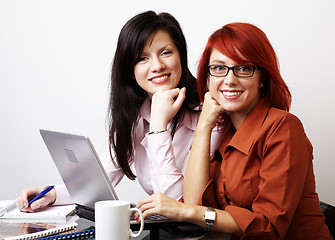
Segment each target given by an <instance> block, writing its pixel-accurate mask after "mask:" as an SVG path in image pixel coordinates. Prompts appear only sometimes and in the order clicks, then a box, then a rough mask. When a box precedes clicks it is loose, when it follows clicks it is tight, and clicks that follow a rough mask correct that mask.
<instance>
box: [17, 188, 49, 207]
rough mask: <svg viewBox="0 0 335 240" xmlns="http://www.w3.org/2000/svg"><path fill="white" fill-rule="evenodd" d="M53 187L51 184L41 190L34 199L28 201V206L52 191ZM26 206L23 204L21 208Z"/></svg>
mask: <svg viewBox="0 0 335 240" xmlns="http://www.w3.org/2000/svg"><path fill="white" fill-rule="evenodd" d="M53 188H54V186H50V187H48V188H46V189H44V190H43V191H42V192H40V194H38V195H37V196H36V197H34V198H33V199H32V200H30V201H29V202H28V206H27V207H29V206H30V204H32V203H33V202H35V201H36V200H38V199H40V198H41V197H43V196H44V195H45V194H47V193H48V192H50V191H51V190H52V189H53ZM24 208H25V207H24V206H23V207H22V208H21V210H22V209H24Z"/></svg>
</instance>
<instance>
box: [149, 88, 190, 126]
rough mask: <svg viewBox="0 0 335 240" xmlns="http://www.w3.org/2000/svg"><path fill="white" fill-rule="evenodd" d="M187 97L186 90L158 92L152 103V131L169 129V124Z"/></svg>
mask: <svg viewBox="0 0 335 240" xmlns="http://www.w3.org/2000/svg"><path fill="white" fill-rule="evenodd" d="M185 96H186V88H182V89H181V90H180V89H179V88H174V89H170V90H162V91H158V92H156V93H155V94H154V95H153V96H152V101H151V120H150V131H158V130H163V129H166V128H167V124H168V122H169V121H170V120H171V119H172V118H173V117H174V116H175V115H176V113H177V112H178V111H179V109H180V107H181V106H182V104H183V102H184V100H185Z"/></svg>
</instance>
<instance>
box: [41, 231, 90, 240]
mask: <svg viewBox="0 0 335 240" xmlns="http://www.w3.org/2000/svg"><path fill="white" fill-rule="evenodd" d="M59 239H72V240H79V239H80V240H87V239H95V235H94V229H88V230H83V231H79V232H73V233H67V234H60V235H56V236H51V237H43V238H39V239H37V240H59Z"/></svg>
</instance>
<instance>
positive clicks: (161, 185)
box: [141, 131, 190, 200]
mask: <svg viewBox="0 0 335 240" xmlns="http://www.w3.org/2000/svg"><path fill="white" fill-rule="evenodd" d="M141 144H142V145H143V147H144V148H145V149H146V152H147V155H148V158H149V159H150V168H151V184H152V187H153V191H154V192H157V191H159V192H162V193H164V194H165V195H167V196H169V197H171V198H173V199H176V200H179V199H180V198H182V196H183V180H184V176H183V173H182V171H181V170H180V169H179V167H178V165H177V163H176V159H175V155H174V150H173V147H172V137H171V134H170V132H169V131H166V132H163V133H159V134H146V136H145V137H144V139H143V140H142V142H141ZM189 148H190V147H189ZM189 148H188V149H185V151H188V153H187V154H186V155H187V156H186V159H185V161H187V159H188V156H189Z"/></svg>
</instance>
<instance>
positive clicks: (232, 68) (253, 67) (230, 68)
mask: <svg viewBox="0 0 335 240" xmlns="http://www.w3.org/2000/svg"><path fill="white" fill-rule="evenodd" d="M212 66H215V67H220V66H222V67H226V68H228V71H227V73H226V74H225V75H213V74H212V73H211V70H210V68H211V67H212ZM241 66H242V67H243V66H245V67H251V68H252V74H251V75H250V76H249V75H248V76H238V75H236V73H235V68H237V67H241ZM256 69H259V68H258V67H255V66H249V65H236V66H234V67H229V66H227V65H223V64H210V65H207V70H208V73H209V75H211V76H213V77H226V76H227V75H228V73H229V71H230V70H232V71H233V73H234V76H235V77H238V78H250V77H252V76H254V74H255V71H256Z"/></svg>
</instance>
